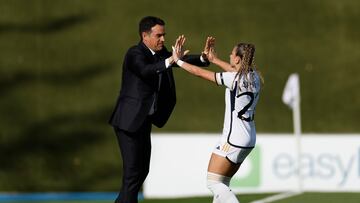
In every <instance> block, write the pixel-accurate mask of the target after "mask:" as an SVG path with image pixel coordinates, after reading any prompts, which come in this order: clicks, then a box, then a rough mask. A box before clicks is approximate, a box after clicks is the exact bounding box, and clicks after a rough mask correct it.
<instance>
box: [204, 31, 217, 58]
mask: <svg viewBox="0 0 360 203" xmlns="http://www.w3.org/2000/svg"><path fill="white" fill-rule="evenodd" d="M214 43H215V38H214V37H211V36H209V37H207V38H206V42H205V46H204V50H203V52H201V56H202V57H203V58H204V59H207V58H208V55H209V51H210V48H211V47H212V46H214Z"/></svg>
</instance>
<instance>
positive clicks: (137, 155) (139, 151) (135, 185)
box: [115, 122, 151, 203]
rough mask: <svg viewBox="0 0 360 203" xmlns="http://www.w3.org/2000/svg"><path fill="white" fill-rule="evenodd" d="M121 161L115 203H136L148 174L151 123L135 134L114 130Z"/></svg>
mask: <svg viewBox="0 0 360 203" xmlns="http://www.w3.org/2000/svg"><path fill="white" fill-rule="evenodd" d="M115 132H116V135H117V139H118V142H119V146H120V151H121V155H122V159H123V181H122V188H121V191H120V193H119V196H118V198H117V199H116V201H115V202H116V203H137V202H138V201H137V197H138V192H139V190H140V188H141V186H142V184H143V182H144V181H145V178H146V176H147V174H148V172H149V165H150V154H151V140H150V132H151V123H147V122H146V123H145V124H144V126H143V127H142V128H141V129H140V130H139V131H138V132H135V133H130V132H126V131H123V130H120V129H115Z"/></svg>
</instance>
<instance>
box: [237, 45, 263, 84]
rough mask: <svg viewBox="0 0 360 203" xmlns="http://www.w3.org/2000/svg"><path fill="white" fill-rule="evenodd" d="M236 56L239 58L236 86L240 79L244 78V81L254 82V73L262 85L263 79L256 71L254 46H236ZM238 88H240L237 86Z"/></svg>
mask: <svg viewBox="0 0 360 203" xmlns="http://www.w3.org/2000/svg"><path fill="white" fill-rule="evenodd" d="M236 56H239V57H240V58H241V64H240V69H239V71H238V73H237V75H238V76H239V77H238V84H239V83H240V79H241V78H242V76H244V80H246V81H248V82H252V81H254V80H255V78H254V77H255V74H254V73H255V72H256V73H257V74H258V75H259V77H260V80H261V83H262V84H263V83H264V79H263V77H262V75H261V73H260V72H259V71H258V70H256V65H255V45H253V44H248V43H239V44H237V45H236ZM239 87H240V86H239Z"/></svg>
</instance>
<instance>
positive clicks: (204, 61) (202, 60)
mask: <svg viewBox="0 0 360 203" xmlns="http://www.w3.org/2000/svg"><path fill="white" fill-rule="evenodd" d="M200 61H201V62H203V63H206V60H205V59H204V57H202V55H200Z"/></svg>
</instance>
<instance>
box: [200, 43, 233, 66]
mask: <svg viewBox="0 0 360 203" xmlns="http://www.w3.org/2000/svg"><path fill="white" fill-rule="evenodd" d="M204 53H205V55H206V57H207V59H208V60H209V61H210V62H211V63H213V64H215V65H217V66H219V67H220V68H221V69H223V70H224V71H225V72H235V71H236V70H235V68H234V67H232V66H231V65H230V64H229V63H227V62H225V61H223V60H221V59H219V58H218V57H217V54H216V51H215V38H214V37H208V38H207V41H206V46H205V49H204Z"/></svg>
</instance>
